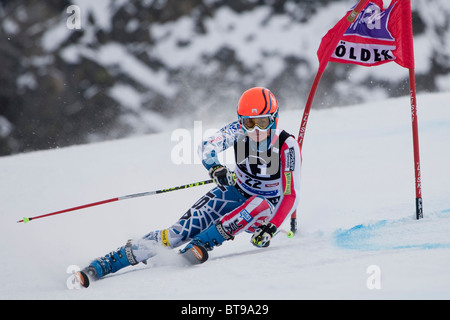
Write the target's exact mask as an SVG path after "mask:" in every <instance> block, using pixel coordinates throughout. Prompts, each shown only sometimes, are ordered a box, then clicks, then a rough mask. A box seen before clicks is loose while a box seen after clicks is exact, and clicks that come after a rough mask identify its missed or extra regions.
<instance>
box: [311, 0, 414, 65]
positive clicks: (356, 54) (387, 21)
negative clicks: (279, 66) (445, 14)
mask: <svg viewBox="0 0 450 320" xmlns="http://www.w3.org/2000/svg"><path fill="white" fill-rule="evenodd" d="M346 19H347V16H344V17H343V18H342V19H341V20H340V21H339V22H338V23H337V24H336V25H335V26H334V27H333V28H332V29H330V30H329V31H328V33H327V34H326V35H325V36H324V37H323V38H322V41H321V43H320V47H319V50H318V51H317V55H318V57H319V61H320V62H322V60H323V58H326V57H323V56H324V54H325V52H326V51H327V50H326V49H327V47H328V46H329V45H330V44H331V43H332V40H333V38H334V37H335V34H336V32H337V31H338V30H339V29H340V26H341V25H342V24H344V23H345V20H346ZM328 61H331V62H338V63H352V64H358V65H362V66H369V67H370V66H376V65H380V64H383V63H387V62H391V61H395V62H396V63H398V64H399V65H400V66H402V67H404V68H408V69H414V49H413V33H412V16H411V3H410V0H392V2H391V4H390V5H389V7H388V8H386V9H384V8H383V1H382V0H371V1H370V2H369V3H368V4H367V5H366V6H365V7H364V9H363V10H362V11H361V13H360V14H359V15H358V16H357V18H356V19H355V21H354V22H353V23H352V24H351V25H350V26H349V27H348V28H347V30H346V31H345V33H344V35H343V36H342V37H341V38H340V41H339V42H338V44H337V46H336V48H335V50H334V52H333V53H332V55H331V57H330V59H329V60H328Z"/></svg>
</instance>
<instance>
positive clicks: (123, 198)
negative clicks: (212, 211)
mask: <svg viewBox="0 0 450 320" xmlns="http://www.w3.org/2000/svg"><path fill="white" fill-rule="evenodd" d="M212 182H213V180H205V181H200V182H194V183H189V184H185V185H182V186H178V187H172V188H168V189H161V190H156V191H149V192H142V193H134V194H129V195H126V196H122V197H116V198H111V199H107V200H102V201H97V202H93V203H88V204H84V205H81V206H78V207H73V208H69V209H64V210H60V211H56V212H51V213H47V214H43V215H40V216H35V217H29V218H26V217H24V218H23V219H22V220H19V221H17V223H19V222H23V223H27V222H28V221H31V220H36V219H40V218H45V217H49V216H53V215H57V214H61V213H65V212H70V211H75V210H80V209H84V208H89V207H94V206H99V205H101V204H105V203H110V202H115V201H120V200H126V199H131V198H138V197H145V196H151V195H154V194H160V193H166V192H171V191H176V190H181V189H188V188H192V187H197V186H202V185H205V184H209V183H212Z"/></svg>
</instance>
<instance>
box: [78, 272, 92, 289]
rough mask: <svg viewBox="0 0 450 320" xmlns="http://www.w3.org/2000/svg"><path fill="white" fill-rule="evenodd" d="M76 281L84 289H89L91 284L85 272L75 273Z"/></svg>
mask: <svg viewBox="0 0 450 320" xmlns="http://www.w3.org/2000/svg"><path fill="white" fill-rule="evenodd" d="M75 279H76V281H77V282H78V283H79V284H80V285H81V286H82V287H84V288H88V287H89V284H90V283H89V277H88V276H87V274H86V273H84V272H83V271H78V272H76V273H75Z"/></svg>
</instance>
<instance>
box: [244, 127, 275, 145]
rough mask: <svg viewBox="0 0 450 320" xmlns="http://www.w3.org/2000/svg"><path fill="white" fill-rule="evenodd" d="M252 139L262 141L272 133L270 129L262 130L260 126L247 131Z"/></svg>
mask: <svg viewBox="0 0 450 320" xmlns="http://www.w3.org/2000/svg"><path fill="white" fill-rule="evenodd" d="M247 134H248V136H249V137H250V139H252V140H253V141H255V142H262V141H264V140H266V139H267V137H268V136H269V135H270V130H265V131H260V130H259V129H258V128H256V130H254V131H252V132H247Z"/></svg>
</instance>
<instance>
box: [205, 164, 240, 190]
mask: <svg viewBox="0 0 450 320" xmlns="http://www.w3.org/2000/svg"><path fill="white" fill-rule="evenodd" d="M209 176H210V177H211V179H213V180H214V182H215V183H217V184H218V185H219V186H234V185H235V184H236V180H235V177H234V173H233V172H232V171H230V169H228V168H227V167H224V166H222V165H220V164H219V165H216V166H214V167H212V168H211V169H209Z"/></svg>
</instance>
